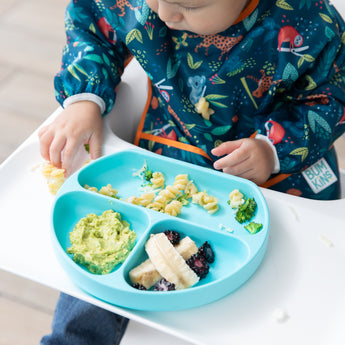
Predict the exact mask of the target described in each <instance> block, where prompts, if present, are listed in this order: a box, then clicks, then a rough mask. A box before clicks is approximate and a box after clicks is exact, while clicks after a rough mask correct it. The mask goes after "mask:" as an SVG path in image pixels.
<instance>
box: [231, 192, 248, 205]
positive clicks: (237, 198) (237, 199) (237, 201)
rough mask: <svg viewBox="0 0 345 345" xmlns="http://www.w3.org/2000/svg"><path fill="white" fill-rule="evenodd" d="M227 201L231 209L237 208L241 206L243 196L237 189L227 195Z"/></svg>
mask: <svg viewBox="0 0 345 345" xmlns="http://www.w3.org/2000/svg"><path fill="white" fill-rule="evenodd" d="M229 201H230V203H229V204H230V206H231V207H232V208H238V207H239V206H240V205H242V204H243V201H244V200H243V194H242V193H241V192H240V191H239V190H238V189H234V190H233V191H232V192H231V193H230V194H229Z"/></svg>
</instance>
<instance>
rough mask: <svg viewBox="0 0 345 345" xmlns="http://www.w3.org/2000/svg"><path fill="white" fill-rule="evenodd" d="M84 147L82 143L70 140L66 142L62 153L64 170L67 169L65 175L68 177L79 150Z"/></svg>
mask: <svg viewBox="0 0 345 345" xmlns="http://www.w3.org/2000/svg"><path fill="white" fill-rule="evenodd" d="M81 145H82V141H81V140H80V139H79V140H76V139H73V138H70V139H68V141H67V142H66V145H65V147H64V149H63V152H62V168H63V169H65V175H66V176H68V175H69V174H70V173H71V169H72V167H73V162H74V159H75V158H76V156H77V154H78V151H79V148H80V146H81Z"/></svg>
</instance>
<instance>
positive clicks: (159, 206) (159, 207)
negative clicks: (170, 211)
mask: <svg viewBox="0 0 345 345" xmlns="http://www.w3.org/2000/svg"><path fill="white" fill-rule="evenodd" d="M166 204H167V199H166V197H165V196H163V195H158V196H157V197H156V198H155V199H154V201H153V202H152V203H150V204H148V205H147V206H146V207H147V208H149V209H151V210H154V211H158V212H164V209H165V206H166Z"/></svg>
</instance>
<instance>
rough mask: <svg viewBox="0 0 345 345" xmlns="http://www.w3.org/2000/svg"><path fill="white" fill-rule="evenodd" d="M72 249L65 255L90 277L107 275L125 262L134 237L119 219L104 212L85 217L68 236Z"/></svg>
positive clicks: (114, 214) (118, 215) (134, 234)
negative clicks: (71, 258) (87, 272)
mask: <svg viewBox="0 0 345 345" xmlns="http://www.w3.org/2000/svg"><path fill="white" fill-rule="evenodd" d="M70 240H71V244H72V246H71V247H69V248H67V253H69V254H73V260H74V261H75V262H77V263H79V264H81V265H83V266H85V267H86V268H87V269H88V270H89V271H90V272H91V273H95V274H107V273H109V272H111V271H112V270H113V269H114V268H115V266H116V265H118V264H120V263H122V262H124V261H125V259H126V258H127V256H128V255H129V253H130V251H131V250H132V249H133V247H134V244H135V240H136V233H135V232H134V231H133V230H131V229H130V227H129V223H128V222H126V221H125V220H122V219H121V215H120V213H118V212H115V211H113V210H107V211H105V212H103V213H102V214H101V215H100V216H97V215H96V214H94V213H91V214H88V215H87V216H86V217H84V218H82V219H80V220H79V222H78V223H77V224H76V226H75V228H74V229H73V231H72V232H70Z"/></svg>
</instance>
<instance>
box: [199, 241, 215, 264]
mask: <svg viewBox="0 0 345 345" xmlns="http://www.w3.org/2000/svg"><path fill="white" fill-rule="evenodd" d="M198 253H199V254H200V255H202V256H203V257H204V258H205V259H206V261H207V262H208V263H209V264H212V262H214V258H215V255H214V251H213V250H212V248H211V245H210V244H209V243H208V242H207V241H206V242H204V244H203V245H202V246H200V247H199V250H198Z"/></svg>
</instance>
